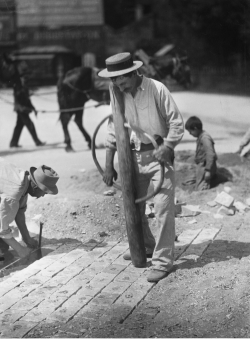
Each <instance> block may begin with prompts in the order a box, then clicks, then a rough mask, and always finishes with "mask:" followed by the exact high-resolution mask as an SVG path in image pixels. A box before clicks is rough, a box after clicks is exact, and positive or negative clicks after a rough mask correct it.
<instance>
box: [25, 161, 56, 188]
mask: <svg viewBox="0 0 250 339" xmlns="http://www.w3.org/2000/svg"><path fill="white" fill-rule="evenodd" d="M30 177H31V180H32V181H33V182H34V184H35V185H37V186H38V187H39V188H40V189H41V190H42V191H43V192H45V193H47V194H57V193H58V188H57V186H56V182H57V181H58V179H59V176H58V174H57V173H56V172H55V171H54V170H53V169H52V168H50V167H48V166H45V165H42V166H40V167H38V168H36V167H31V168H30Z"/></svg>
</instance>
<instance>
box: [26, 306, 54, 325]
mask: <svg viewBox="0 0 250 339" xmlns="http://www.w3.org/2000/svg"><path fill="white" fill-rule="evenodd" d="M53 311H54V309H53V310H51V311H50V309H49V308H47V309H38V308H34V309H32V310H31V311H29V312H28V313H26V314H25V315H24V316H23V317H22V318H21V319H20V320H21V321H28V322H35V323H39V322H41V321H43V320H44V319H46V317H48V316H49V315H50V313H52V312H53Z"/></svg>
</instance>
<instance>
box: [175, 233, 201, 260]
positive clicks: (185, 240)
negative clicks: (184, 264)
mask: <svg viewBox="0 0 250 339" xmlns="http://www.w3.org/2000/svg"><path fill="white" fill-rule="evenodd" d="M201 230H202V229H201V228H199V229H195V230H186V231H184V232H183V233H181V234H180V235H179V236H178V242H176V243H175V260H177V259H178V258H179V257H180V255H181V254H182V253H183V252H184V251H185V250H186V248H187V247H188V245H189V244H190V243H191V242H192V241H193V240H194V239H195V238H196V237H197V236H198V234H199V233H200V232H201Z"/></svg>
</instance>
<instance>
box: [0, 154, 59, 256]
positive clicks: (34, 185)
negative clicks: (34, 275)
mask: <svg viewBox="0 0 250 339" xmlns="http://www.w3.org/2000/svg"><path fill="white" fill-rule="evenodd" d="M58 179H59V176H58V174H57V173H56V172H55V171H54V170H53V169H52V168H50V167H48V166H45V165H43V166H40V167H38V168H36V167H31V168H30V170H29V171H25V170H23V169H20V168H18V167H16V166H15V165H13V164H11V163H9V162H7V161H5V160H4V159H3V158H0V261H2V262H3V261H4V252H5V251H6V250H7V249H8V247H9V246H11V247H12V248H13V249H14V250H15V251H16V252H17V254H18V256H19V257H21V258H23V257H25V256H27V255H28V254H29V253H30V252H31V249H32V248H33V249H34V248H37V247H38V242H37V241H36V240H35V239H33V238H31V237H30V235H29V231H28V229H27V226H26V221H25V211H26V208H27V200H28V194H29V195H31V196H32V197H36V198H37V199H39V198H40V197H43V196H44V195H45V194H57V193H58V189H57V186H56V182H57V181H58ZM14 220H15V222H16V224H17V227H18V229H19V231H20V233H21V235H22V238H23V241H24V242H25V244H26V245H27V247H25V246H22V245H21V244H20V243H19V242H18V241H17V240H16V239H15V238H14V237H13V233H12V229H11V228H10V226H9V225H10V224H11V223H12V222H13V221H14Z"/></svg>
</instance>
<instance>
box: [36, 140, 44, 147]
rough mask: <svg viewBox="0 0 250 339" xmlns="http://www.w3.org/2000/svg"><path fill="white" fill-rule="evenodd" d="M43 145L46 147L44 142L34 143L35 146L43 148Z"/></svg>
mask: <svg viewBox="0 0 250 339" xmlns="http://www.w3.org/2000/svg"><path fill="white" fill-rule="evenodd" d="M44 145H46V142H43V141H37V142H36V146H44Z"/></svg>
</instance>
